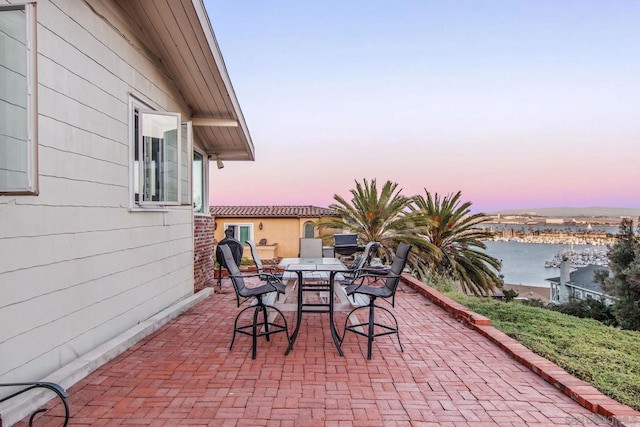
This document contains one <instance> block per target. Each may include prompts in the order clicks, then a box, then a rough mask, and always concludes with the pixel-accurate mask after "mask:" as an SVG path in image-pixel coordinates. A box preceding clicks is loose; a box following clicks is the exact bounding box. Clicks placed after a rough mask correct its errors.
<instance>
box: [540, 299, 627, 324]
mask: <svg viewBox="0 0 640 427" xmlns="http://www.w3.org/2000/svg"><path fill="white" fill-rule="evenodd" d="M548 308H550V309H551V310H554V311H559V312H560V313H564V314H569V315H571V316H576V317H581V318H583V319H584V318H586V319H595V320H597V321H599V322H602V323H604V324H605V325H612V326H615V325H616V324H617V322H616V318H615V316H614V314H613V312H612V310H611V307H609V306H608V305H607V304H605V303H604V302H602V301H600V300H597V299H593V298H586V299H578V298H570V299H569V301H567V302H566V303H564V304H557V305H553V304H552V305H550V306H549V307H548Z"/></svg>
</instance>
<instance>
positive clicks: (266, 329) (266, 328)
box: [262, 305, 269, 341]
mask: <svg viewBox="0 0 640 427" xmlns="http://www.w3.org/2000/svg"><path fill="white" fill-rule="evenodd" d="M262 318H263V319H264V332H265V335H264V337H265V338H266V339H267V341H269V318H268V317H267V306H265V305H263V306H262Z"/></svg>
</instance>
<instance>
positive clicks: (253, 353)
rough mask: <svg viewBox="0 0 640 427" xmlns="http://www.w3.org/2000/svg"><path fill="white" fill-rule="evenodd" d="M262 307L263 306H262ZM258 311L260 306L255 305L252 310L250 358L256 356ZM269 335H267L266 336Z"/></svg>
mask: <svg viewBox="0 0 640 427" xmlns="http://www.w3.org/2000/svg"><path fill="white" fill-rule="evenodd" d="M263 307H264V306H263ZM259 313H260V306H256V308H255V310H253V329H252V331H253V333H252V334H251V358H252V359H255V358H256V351H257V347H258V314H259ZM268 337H269V336H268V335H267V338H268Z"/></svg>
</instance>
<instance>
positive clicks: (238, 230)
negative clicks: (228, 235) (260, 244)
mask: <svg viewBox="0 0 640 427" xmlns="http://www.w3.org/2000/svg"><path fill="white" fill-rule="evenodd" d="M224 229H225V230H228V229H232V230H233V238H234V239H236V240H239V241H240V243H242V244H243V245H245V244H247V240H254V239H253V224H239V223H225V224H224Z"/></svg>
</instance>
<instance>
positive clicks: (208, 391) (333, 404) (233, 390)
mask: <svg viewBox="0 0 640 427" xmlns="http://www.w3.org/2000/svg"><path fill="white" fill-rule="evenodd" d="M223 287H224V290H225V291H226V292H225V293H215V294H213V295H211V296H210V297H208V298H206V299H205V300H204V301H203V302H201V303H199V304H197V305H196V306H194V307H193V308H191V309H190V310H188V311H187V312H185V313H184V314H183V315H181V316H179V317H178V318H176V319H174V320H173V321H171V322H169V323H168V324H167V325H166V326H164V327H163V328H161V329H160V330H159V331H157V332H156V333H154V334H152V335H150V336H148V337H147V338H145V339H143V340H142V341H140V342H139V343H137V344H136V345H134V346H133V347H132V348H130V349H129V350H128V351H126V352H124V353H123V354H121V355H120V356H118V357H117V358H116V359H114V360H112V361H111V362H109V363H107V364H106V365H103V366H102V367H100V368H99V369H98V370H96V371H95V372H93V373H92V374H90V375H89V376H88V377H86V378H85V379H83V380H81V381H80V382H79V383H77V384H76V385H74V386H72V387H70V389H69V390H68V392H69V396H70V397H69V404H70V409H71V419H70V424H71V425H152V426H165V425H210V426H325V425H326V426H382V425H384V426H430V425H433V426H435V425H438V426H447V425H448V426H456V427H457V426H466V425H475V426H479V425H500V426H511V425H528V426H531V425H540V426H551V425H553V426H562V425H566V426H569V425H570V426H575V425H609V422H608V421H607V420H606V419H605V418H604V417H601V416H599V415H596V414H594V413H592V412H590V411H589V410H587V409H585V408H584V407H582V406H581V405H579V404H578V403H576V402H575V401H573V400H572V399H570V398H569V397H568V396H566V395H565V394H563V393H562V392H561V391H560V390H558V389H557V388H556V387H554V386H553V385H551V384H549V383H548V382H546V381H545V380H543V379H542V378H541V377H540V376H538V375H536V374H535V373H533V372H532V371H531V370H529V369H527V368H526V367H525V366H523V365H522V364H521V363H519V362H517V361H516V360H515V359H513V358H512V357H511V356H509V355H508V354H507V353H506V352H505V351H504V350H502V349H501V348H499V347H498V346H497V345H496V344H494V343H493V342H491V341H490V340H489V339H487V338H485V337H484V336H483V335H481V334H479V333H478V332H477V331H475V330H473V329H472V328H469V327H468V326H465V325H464V324H462V323H460V322H459V321H458V320H456V319H454V318H453V317H452V316H450V315H449V314H448V313H447V312H446V311H444V310H443V309H441V308H440V307H438V306H436V305H434V304H433V303H432V302H430V301H429V300H427V299H426V298H425V297H424V296H422V295H420V294H419V293H417V292H416V291H415V290H414V289H412V288H410V287H408V286H407V285H406V284H404V283H403V284H402V285H401V288H400V289H399V291H398V295H397V299H396V309H395V313H396V314H397V315H398V319H399V322H400V330H401V339H402V343H403V344H404V347H405V349H404V352H401V351H400V349H399V346H398V342H397V339H396V337H395V336H388V337H381V338H378V339H377V340H376V341H375V343H374V350H373V359H372V360H370V361H367V359H366V351H367V350H366V339H364V338H363V337H359V336H357V335H355V334H348V335H347V337H346V338H345V340H344V342H343V344H342V348H343V350H344V357H340V356H339V355H338V353H337V351H336V347H335V346H334V344H333V341H332V340H331V337H330V334H329V328H328V325H327V322H328V316H327V315H326V314H305V317H304V318H303V322H302V326H301V329H300V335H299V337H298V340H297V342H296V345H295V347H294V349H293V351H292V352H291V353H290V354H289V355H288V356H285V354H284V353H285V350H286V348H287V341H286V337H285V336H284V335H283V334H276V335H274V336H273V337H272V339H271V341H270V342H266V341H264V339H261V340H260V341H259V345H258V352H257V358H256V360H252V359H251V339H250V337H247V336H239V337H237V338H236V342H235V345H234V348H233V350H229V344H230V341H231V334H232V329H233V320H234V318H235V315H236V313H237V311H238V308H237V307H236V302H235V294H234V292H233V290H232V288H231V285H230V282H229V280H228V279H226V280H224V282H223ZM365 313H366V310H363V311H362V313H361V314H360V315H359V316H363V315H364V314H365ZM286 315H287V320H288V322H289V328H290V330H291V329H292V324H291V323H292V322H294V317H295V316H294V313H293V312H290V311H289V312H286ZM345 315H346V314H345V312H344V311H339V312H337V313H336V323H337V325H338V329H339V330H340V331H342V328H343V325H344V321H345ZM361 319H362V317H361ZM61 416H62V409H61V405H57V406H55V407H54V408H53V409H51V410H49V411H48V412H47V413H46V414H45V415H44V416H42V417H41V419H40V420H39V421H40V422H42V421H45V423H46V424H47V425H60V420H61V418H60V417H61ZM21 424H24V422H22V423H21Z"/></svg>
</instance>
